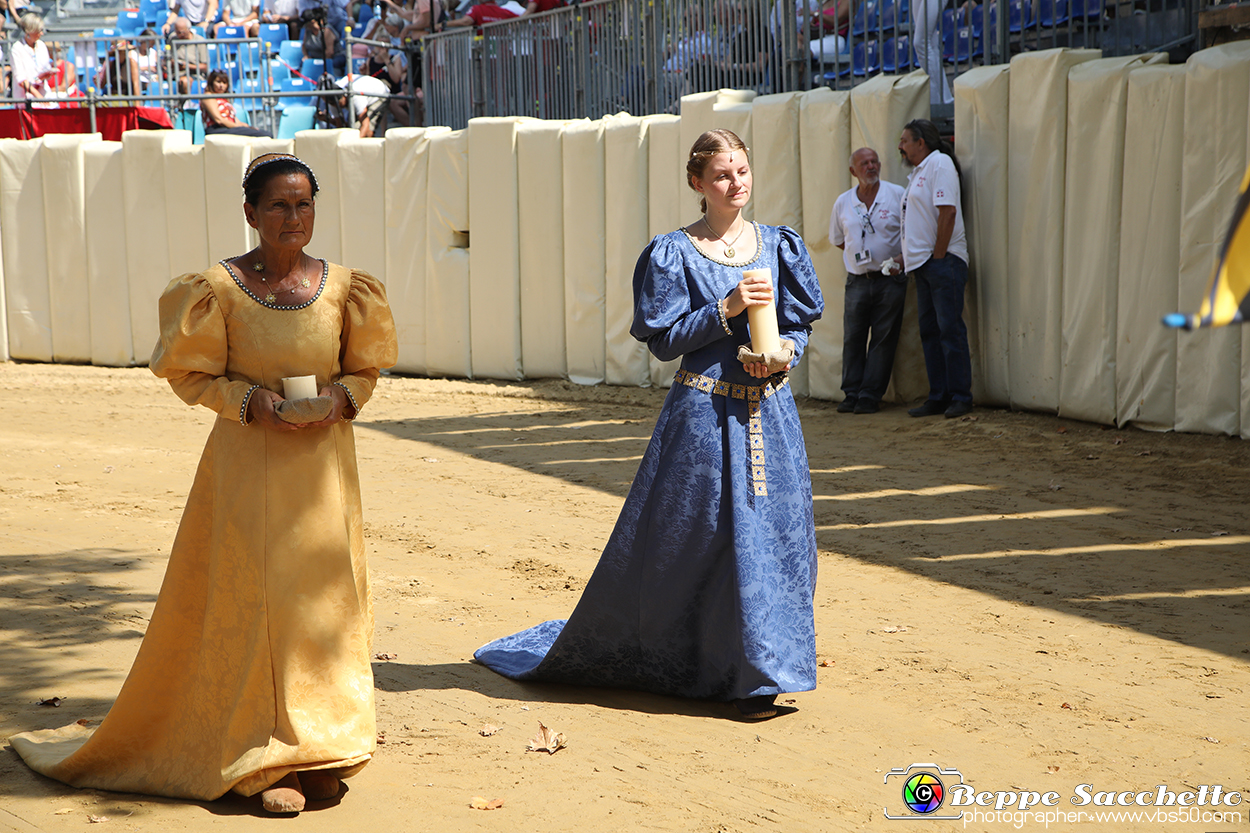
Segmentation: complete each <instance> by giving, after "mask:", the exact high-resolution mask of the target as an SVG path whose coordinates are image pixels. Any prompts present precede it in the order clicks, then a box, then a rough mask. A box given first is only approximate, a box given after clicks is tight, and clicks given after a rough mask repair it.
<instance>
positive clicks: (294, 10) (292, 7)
mask: <svg viewBox="0 0 1250 833" xmlns="http://www.w3.org/2000/svg"><path fill="white" fill-rule="evenodd" d="M260 22H261V23H285V24H286V32H287V40H298V39H299V28H300V23H301V22H300V17H299V0H261V12H260Z"/></svg>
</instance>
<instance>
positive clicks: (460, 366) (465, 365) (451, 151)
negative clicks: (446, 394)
mask: <svg viewBox="0 0 1250 833" xmlns="http://www.w3.org/2000/svg"><path fill="white" fill-rule="evenodd" d="M429 157H430V163H429V164H430V174H429V176H430V179H429V188H428V190H427V191H426V199H427V202H426V205H427V208H426V211H427V225H426V232H427V237H426V251H425V256H426V269H425V363H426V372H427V373H429V374H430V375H431V376H464V377H468V376H471V375H472V372H473V363H472V356H470V354H469V349H470V348H469V249H468V246H469V137H468V134H467V131H464V130H456V131H452V132H447V133H439V134H437V135H434V136H432V137H431V138H430V150H429ZM486 235H487V237H488V238H489V230H486Z"/></svg>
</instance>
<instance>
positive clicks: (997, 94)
mask: <svg viewBox="0 0 1250 833" xmlns="http://www.w3.org/2000/svg"><path fill="white" fill-rule="evenodd" d="M1009 72H1010V70H1009V67H1008V66H1007V65H1005V64H1004V65H1000V66H988V67H977V68H975V69H971V70H969V71H968V72H965V73H963V74H962V75H960V76H959V77H958V78H956V79H955V155H956V156H958V157H959V164H960V165H961V166H962V167H963V172H964V181H963V199H964V230H965V233H966V234H967V236H968V261H969V263H968V268H969V283H970V284H971V285H972V287H973V291H971V292H969V293H968V295H967V301H968V306H969V308H970V310H971V309H975V315H974V316H970V317H971V318H973V319H974V320H975V322H976V328H975V330H973V329H971V328H970V329H969V333H968V341H969V345H971V344H972V343H973V342H974V340H975V342H976V344H977V348H976V349H973V350H972V391H973V398H974V399H976V401H978V402H981V403H983V404H986V405H1006V404H1007V403H1008V401H1009V399H1010V396H1009V392H1008V382H1007V379H1008V377H1007V351H1008V349H1009V344H1010V342H1009V339H1008V338H1007V315H1008V306H1007V292H1008V284H1009V282H1010V280H1011V277H1010V275H1011V273H1010V271H1009V266H1008V261H1007V122H1008V118H1007V112H1008V111H1007V102H1008V93H1009V90H1010V76H1009Z"/></svg>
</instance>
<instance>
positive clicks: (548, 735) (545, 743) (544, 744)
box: [526, 720, 565, 755]
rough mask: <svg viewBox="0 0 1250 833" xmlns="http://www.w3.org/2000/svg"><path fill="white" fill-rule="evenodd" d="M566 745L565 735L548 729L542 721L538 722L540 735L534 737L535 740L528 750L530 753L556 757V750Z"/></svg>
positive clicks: (531, 742)
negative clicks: (542, 753)
mask: <svg viewBox="0 0 1250 833" xmlns="http://www.w3.org/2000/svg"><path fill="white" fill-rule="evenodd" d="M564 745H565V742H564V733H563V732H556V731H553V730H551V729H548V728H547V727H546V726H544V725H543V724H542V721H541V720H540V721H539V722H538V734H536V735H534V739H533V740H531V741H530V743H529V746H527V747H526V749H528V750H529V751H530V752H546V753H547V754H549V755H554V754H556V750H557V749H559V748H560V747H562V746H564Z"/></svg>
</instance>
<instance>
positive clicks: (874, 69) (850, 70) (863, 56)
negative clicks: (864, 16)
mask: <svg viewBox="0 0 1250 833" xmlns="http://www.w3.org/2000/svg"><path fill="white" fill-rule="evenodd" d="M880 71H881V61H880V57H879V55H878V54H877V42H876V41H875V40H870V41H860V42H859V43H857V44H855V48H854V49H852V50H851V60H850V61H849V62H848V63H846V64H843V65H842V66H840V67H838V69H837V70H829V71H828V72H826V73H825V80H826V81H833V80H835V79H837V78H844V77H846V76H847V75H850V74H854V75H857V76H863V75H875V74H876V73H878V72H880Z"/></svg>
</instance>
